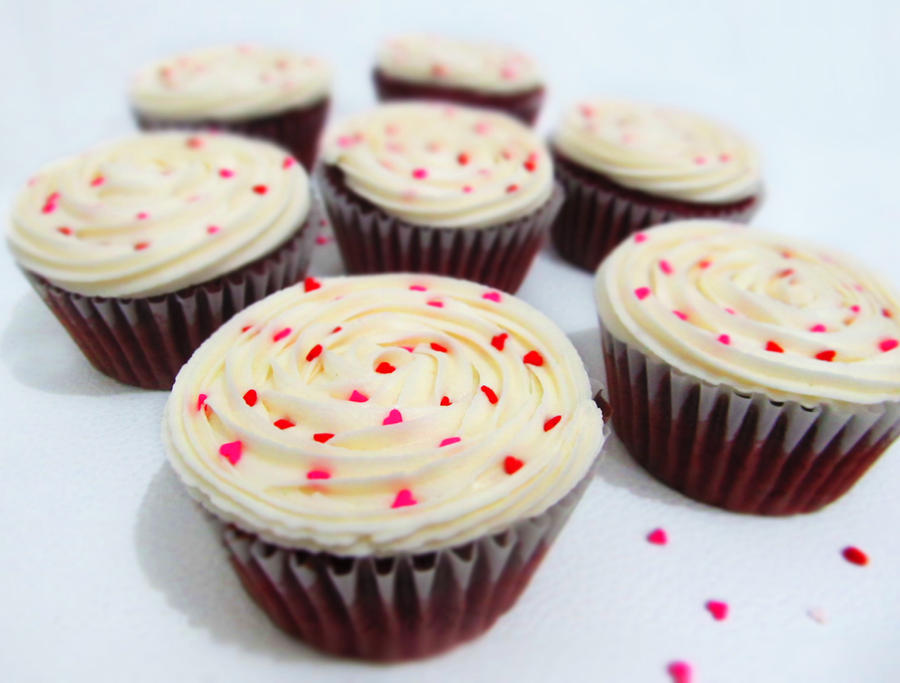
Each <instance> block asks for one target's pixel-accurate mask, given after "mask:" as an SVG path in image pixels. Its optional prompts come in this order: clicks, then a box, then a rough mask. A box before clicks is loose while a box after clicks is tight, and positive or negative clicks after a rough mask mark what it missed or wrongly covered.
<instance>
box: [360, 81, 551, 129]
mask: <svg viewBox="0 0 900 683" xmlns="http://www.w3.org/2000/svg"><path fill="white" fill-rule="evenodd" d="M372 80H373V81H374V82H375V93H376V94H377V96H378V99H379V100H380V101H382V102H387V101H389V100H440V101H443V102H455V103H457V104H463V105H466V106H470V107H486V108H488V109H498V110H500V111H502V112H504V113H506V114H509V115H510V116H514V117H515V118H517V119H519V120H520V121H522V122H523V123H526V124H528V125H529V126H532V125H534V122H535V121H536V120H537V117H538V114H539V113H540V110H541V104H543V102H544V88H543V87H542V86H539V87H537V88H531V89H529V90H523V91H521V92H516V93H506V94H497V93H485V92H479V91H478V90H470V89H468V88H461V87H451V86H444V85H436V84H433V83H416V82H415V81H407V80H404V79H402V78H396V77H394V76H389V75H387V74H385V73H384V72H382V71H381V70H379V69H375V70H374V71H373V73H372Z"/></svg>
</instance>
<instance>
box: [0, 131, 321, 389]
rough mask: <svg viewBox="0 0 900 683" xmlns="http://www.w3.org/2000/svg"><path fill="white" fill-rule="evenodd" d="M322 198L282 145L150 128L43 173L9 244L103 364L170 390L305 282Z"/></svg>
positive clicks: (22, 203) (23, 197) (15, 215)
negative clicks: (256, 308) (317, 201)
mask: <svg viewBox="0 0 900 683" xmlns="http://www.w3.org/2000/svg"><path fill="white" fill-rule="evenodd" d="M309 206H310V189H309V183H308V179H307V175H306V173H305V172H304V171H303V167H302V166H301V165H300V163H299V162H297V161H296V160H295V159H294V158H293V157H292V156H290V155H289V154H288V153H287V152H285V151H284V150H282V149H281V148H279V147H276V146H275V145H272V144H270V143H268V142H262V141H258V140H250V139H247V138H243V137H239V136H235V135H226V134H222V135H208V134H202V133H188V132H169V133H144V134H141V135H136V136H133V137H131V138H127V139H124V140H120V141H117V142H114V143H110V144H107V145H104V146H101V147H98V148H96V149H93V150H91V151H88V152H86V153H84V154H82V155H80V156H77V157H72V158H69V159H64V160H61V161H58V162H56V163H53V164H50V165H49V166H47V167H46V168H44V169H42V170H41V171H39V172H38V174H37V175H35V176H34V178H32V179H31V181H30V182H29V183H28V186H27V187H26V188H25V189H24V190H23V191H22V192H21V193H20V194H19V196H18V198H17V199H16V200H15V203H14V205H13V211H12V216H11V225H10V229H9V234H8V242H9V246H10V249H11V250H12V252H13V255H14V256H15V258H16V261H17V262H18V264H19V266H20V267H21V268H22V270H23V271H24V272H25V275H26V276H27V277H28V280H29V281H30V282H31V284H32V285H33V286H34V288H35V289H36V290H37V292H38V294H39V295H40V296H41V298H42V299H43V300H44V302H45V303H46V304H47V306H48V307H49V308H50V309H51V310H52V311H53V313H54V314H55V315H56V317H57V318H58V319H59V321H60V322H61V323H62V324H63V325H64V326H65V327H66V329H67V330H68V331H69V334H71V336H72V338H73V339H74V340H75V342H76V343H77V344H78V346H79V347H80V348H81V350H82V352H84V355H85V356H86V357H87V358H88V360H90V361H91V363H92V364H93V365H94V366H95V367H96V368H97V369H98V370H100V371H101V372H104V373H106V374H107V375H109V376H111V377H114V378H115V379H117V380H119V381H121V382H125V383H126V384H134V385H137V386H141V387H145V388H149V389H168V388H169V387H171V386H172V381H173V380H174V378H175V375H176V373H177V372H178V370H179V369H180V368H181V365H182V364H183V363H184V361H186V360H187V359H188V357H190V355H191V353H192V352H193V350H194V349H195V348H197V347H198V346H199V345H200V343H201V342H202V341H203V340H204V339H206V337H208V336H209V335H210V334H211V333H212V332H213V331H214V330H215V329H216V328H217V327H219V325H221V324H222V323H223V322H224V321H226V320H228V318H230V317H231V315H232V314H233V313H235V312H236V311H238V310H240V309H242V308H244V307H245V306H248V305H249V304H251V303H253V302H254V301H256V300H258V299H261V298H262V297H264V296H265V295H267V294H269V293H271V292H274V291H276V290H278V289H281V288H282V287H286V286H288V285H290V284H293V283H294V282H297V281H298V280H300V279H302V278H303V276H304V274H305V273H306V268H307V265H308V263H309V254H310V249H311V246H312V244H311V240H312V239H313V231H312V230H310V229H307V224H308V218H307V214H308V212H309Z"/></svg>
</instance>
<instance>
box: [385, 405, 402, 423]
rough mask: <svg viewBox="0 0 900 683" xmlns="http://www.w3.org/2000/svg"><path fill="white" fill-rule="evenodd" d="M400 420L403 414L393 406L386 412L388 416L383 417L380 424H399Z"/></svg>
mask: <svg viewBox="0 0 900 683" xmlns="http://www.w3.org/2000/svg"><path fill="white" fill-rule="evenodd" d="M400 422H403V414H402V413H401V412H400V411H399V410H397V409H396V408H393V409H392V410H391V412H389V413H388V416H387V417H386V418H384V420H383V421H382V422H381V424H383V425H384V426H385V427H387V426H388V425H395V424H399V423H400Z"/></svg>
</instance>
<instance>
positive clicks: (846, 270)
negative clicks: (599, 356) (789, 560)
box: [596, 221, 900, 514]
mask: <svg viewBox="0 0 900 683" xmlns="http://www.w3.org/2000/svg"><path fill="white" fill-rule="evenodd" d="M596 297H597V306H598V310H599V314H600V323H601V326H602V328H603V335H602V336H603V349H604V354H605V357H606V371H607V380H608V384H609V395H610V401H611V404H612V416H613V424H614V425H615V428H616V432H617V433H618V434H619V436H620V438H621V439H622V441H623V442H624V443H625V445H626V447H627V448H628V450H629V452H630V453H631V454H632V456H634V458H635V459H636V460H637V461H638V462H639V463H640V464H641V465H643V466H644V467H645V468H646V469H647V470H648V471H649V472H650V473H651V474H653V475H654V476H655V477H657V478H658V479H660V480H661V481H663V482H665V483H666V484H668V485H670V486H672V487H673V488H676V489H678V490H679V491H681V492H683V493H685V494H686V495H688V496H690V497H692V498H695V499H697V500H701V501H703V502H706V503H710V504H712V505H718V506H720V507H724V508H727V509H730V510H737V511H741V512H755V513H760V514H791V513H796V512H811V511H813V510H817V509H819V508H821V507H822V506H824V505H827V504H828V503H830V502H832V501H834V500H836V499H837V498H839V497H840V496H841V495H843V494H844V493H845V492H846V491H847V490H848V489H849V488H850V487H851V486H853V484H854V483H855V482H856V481H857V480H858V479H859V478H860V477H861V476H862V475H863V474H864V473H865V471H866V470H867V469H868V468H869V466H870V465H871V464H872V463H873V462H874V461H875V459H876V458H877V457H878V456H879V455H880V454H881V453H882V452H883V451H884V449H885V448H887V447H888V446H889V445H890V444H891V442H892V441H893V440H894V439H895V438H896V437H897V435H898V433H900V350H898V348H897V347H898V340H900V324H898V322H897V317H896V316H898V315H900V299H898V297H897V295H896V293H895V292H894V291H892V290H891V289H890V288H889V287H888V286H887V285H886V284H885V283H884V282H883V281H881V280H879V279H878V278H877V277H876V276H875V275H873V274H872V273H871V271H870V270H868V269H866V268H865V267H862V266H860V265H857V264H854V263H852V262H850V261H849V260H847V259H846V258H843V257H840V256H838V255H836V254H831V253H828V252H826V251H825V250H823V249H820V248H818V247H814V246H811V245H808V244H805V243H802V242H799V241H796V240H792V239H788V238H785V237H782V236H780V235H775V234H770V233H766V232H761V231H758V230H750V229H748V230H735V229H734V226H733V225H732V224H729V223H723V222H714V221H683V222H676V223H672V224H670V225H667V226H662V227H658V228H654V229H652V230H648V231H647V232H644V233H638V234H637V235H635V236H634V237H632V238H631V239H630V240H629V241H628V242H626V243H624V244H622V245H621V246H619V247H618V248H617V249H616V250H615V251H614V252H613V253H612V254H611V255H610V256H609V257H608V258H607V259H606V260H605V261H604V262H603V264H602V265H601V266H600V269H599V270H598V271H597V278H596Z"/></svg>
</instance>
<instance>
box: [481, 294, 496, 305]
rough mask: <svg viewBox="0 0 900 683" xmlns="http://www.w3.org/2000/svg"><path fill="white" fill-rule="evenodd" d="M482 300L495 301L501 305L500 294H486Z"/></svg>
mask: <svg viewBox="0 0 900 683" xmlns="http://www.w3.org/2000/svg"><path fill="white" fill-rule="evenodd" d="M481 298H482V299H487V300H488V301H493V302H494V303H498V304H499V303H500V292H485V293H484V294H482V295H481Z"/></svg>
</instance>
